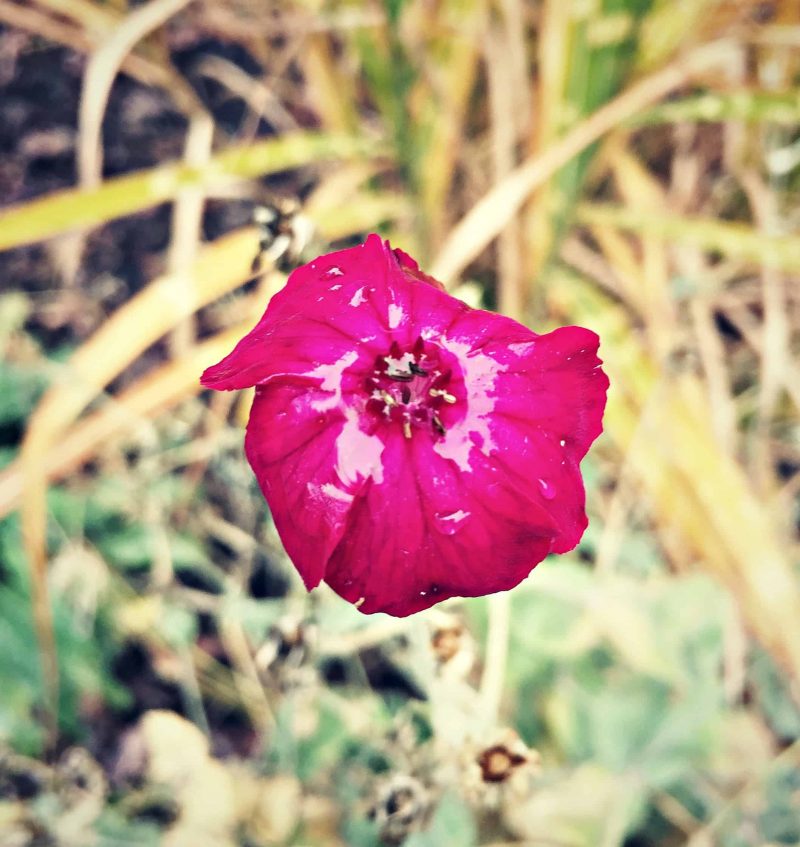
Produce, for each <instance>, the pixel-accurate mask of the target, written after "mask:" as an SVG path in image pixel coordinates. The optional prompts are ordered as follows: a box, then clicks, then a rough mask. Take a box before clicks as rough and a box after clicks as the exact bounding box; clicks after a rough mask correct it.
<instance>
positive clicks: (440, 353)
mask: <svg viewBox="0 0 800 847" xmlns="http://www.w3.org/2000/svg"><path fill="white" fill-rule="evenodd" d="M447 357H448V353H447V351H445V350H443V349H442V348H441V347H440V346H439V345H438V344H437V343H436V341H435V340H433V339H431V340H427V341H425V340H423V339H422V338H421V337H419V338H417V340H416V341H415V343H414V344H413V345H412V346H411V348H410V349H402V348H401V347H400V345H399V344H398V342H397V341H393V342H392V344H391V346H390V348H389V350H388V352H387V353H386V354H385V355H383V356H377V357H376V359H375V366H374V369H373V370H372V372H371V373H370V375H369V376H368V377H367V379H366V380H365V383H364V387H365V388H366V390H367V393H368V398H369V399H368V401H367V404H366V406H367V409H368V410H369V411H371V412H372V413H373V414H375V415H376V416H378V417H379V418H380V419H381V420H383V421H384V422H386V423H387V425H388V424H390V423H394V424H395V425H399V427H400V428H401V429H402V432H403V437H404V438H406V439H407V440H410V439H411V438H413V436H414V433H415V432H418V431H427V433H428V434H429V436H431V435H432V436H433V438H434V439H439V438H442V437H444V436H445V434H446V433H447V426H448V420H457V419H458V417H457V413H456V409H457V407H458V390H457V388H456V387H455V383H454V381H453V372H452V368H448V367H446V360H447ZM447 407H453V411H452V412H450V411H449V410H448V411H445V409H446V408H447Z"/></svg>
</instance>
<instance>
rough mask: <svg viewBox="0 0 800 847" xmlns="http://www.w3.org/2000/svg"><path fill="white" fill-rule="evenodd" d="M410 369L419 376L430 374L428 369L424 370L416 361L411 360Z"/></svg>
mask: <svg viewBox="0 0 800 847" xmlns="http://www.w3.org/2000/svg"><path fill="white" fill-rule="evenodd" d="M408 369H409V370H410V371H411V373H412V374H416V375H417V376H428V371H426V370H423V369H422V368H421V367H420V366H419V365H418V364H417V363H416V362H411V363H410V364H409V366H408Z"/></svg>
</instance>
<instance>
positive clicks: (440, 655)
mask: <svg viewBox="0 0 800 847" xmlns="http://www.w3.org/2000/svg"><path fill="white" fill-rule="evenodd" d="M463 638H464V625H463V624H462V623H461V622H460V621H456V622H454V623H453V624H450V625H444V626H440V627H437V629H435V630H434V632H433V635H432V636H431V647H433V654H434V656H436V659H437V661H439V662H441V663H442V664H444V663H445V662H449V661H450V660H451V659H452V658H453V657H454V656H455V655H456V654H457V653H458V651H459V650H460V649H461V648H462V644H463Z"/></svg>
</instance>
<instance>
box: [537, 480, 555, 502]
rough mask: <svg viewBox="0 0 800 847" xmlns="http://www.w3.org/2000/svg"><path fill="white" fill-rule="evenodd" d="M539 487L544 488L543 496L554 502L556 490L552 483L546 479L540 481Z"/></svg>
mask: <svg viewBox="0 0 800 847" xmlns="http://www.w3.org/2000/svg"><path fill="white" fill-rule="evenodd" d="M539 485H541V486H542V494H544V496H545V497H546V498H547V499H548V500H552V499H553V498H554V497H555V496H556V490H555V488H554V487H553V485H552V483H549V482H548V481H547V480H546V479H540V480H539Z"/></svg>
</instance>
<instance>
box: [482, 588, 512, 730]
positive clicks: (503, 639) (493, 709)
mask: <svg viewBox="0 0 800 847" xmlns="http://www.w3.org/2000/svg"><path fill="white" fill-rule="evenodd" d="M510 622H511V594H510V593H509V592H508V591H501V592H500V593H499V594H492V595H491V596H490V597H489V630H488V632H487V635H486V656H485V658H484V666H483V676H482V677H481V699H482V701H483V707H484V713H485V715H486V718H487V720H488V722H489V723H490V724H492V725H495V724H497V722H498V718H499V716H500V702H501V700H502V697H503V683H504V682H505V677H506V663H507V659H508V636H509V629H510Z"/></svg>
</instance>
